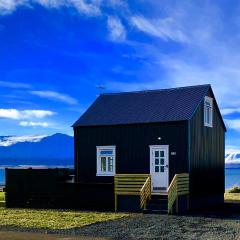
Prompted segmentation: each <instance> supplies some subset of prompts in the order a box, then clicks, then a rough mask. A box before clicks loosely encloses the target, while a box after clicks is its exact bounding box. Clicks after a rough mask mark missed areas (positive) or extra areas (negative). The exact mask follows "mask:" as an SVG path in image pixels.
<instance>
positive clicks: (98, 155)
mask: <svg viewBox="0 0 240 240" xmlns="http://www.w3.org/2000/svg"><path fill="white" fill-rule="evenodd" d="M96 150H97V173H96V175H97V176H114V175H115V172H116V167H115V166H116V146H97V147H96ZM102 150H112V151H113V155H103V156H104V157H113V171H112V172H109V171H108V160H107V162H106V171H105V172H103V171H102V170H101V154H100V152H101V151H102Z"/></svg>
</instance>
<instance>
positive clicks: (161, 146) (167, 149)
mask: <svg viewBox="0 0 240 240" xmlns="http://www.w3.org/2000/svg"><path fill="white" fill-rule="evenodd" d="M149 148H150V161H149V163H150V175H151V178H152V174H153V165H152V161H153V157H152V150H153V149H159V148H165V149H166V152H167V162H168V164H167V165H168V170H167V171H166V178H167V188H168V187H169V169H170V168H169V145H149ZM152 183H153V182H152V181H151V185H152V186H151V187H152V192H159V191H154V190H153V184H152ZM166 191H167V189H166ZM166 191H164V190H163V191H162V190H161V191H160V192H166Z"/></svg>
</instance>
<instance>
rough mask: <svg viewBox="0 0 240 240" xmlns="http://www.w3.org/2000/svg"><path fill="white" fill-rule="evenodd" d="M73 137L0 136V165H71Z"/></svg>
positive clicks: (57, 134) (57, 135) (63, 135)
mask: <svg viewBox="0 0 240 240" xmlns="http://www.w3.org/2000/svg"><path fill="white" fill-rule="evenodd" d="M73 142H74V141H73V137H72V136H68V135H65V134H60V133H56V134H54V135H52V136H20V137H19V136H17V137H16V136H0V166H19V165H28V166H29V165H38V166H73V159H74V157H73V156H74V148H73Z"/></svg>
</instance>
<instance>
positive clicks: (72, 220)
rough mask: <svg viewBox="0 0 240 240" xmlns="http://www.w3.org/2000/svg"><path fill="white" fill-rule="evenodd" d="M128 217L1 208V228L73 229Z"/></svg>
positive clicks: (108, 214)
mask: <svg viewBox="0 0 240 240" xmlns="http://www.w3.org/2000/svg"><path fill="white" fill-rule="evenodd" d="M127 216H128V214H123V213H119V214H118V213H102V212H80V211H64V210H30V209H6V208H0V219H1V221H0V226H14V227H22V228H41V229H53V230H56V229H71V228H77V227H83V226H86V225H90V224H93V223H97V222H104V221H111V220H116V219H119V218H123V217H127Z"/></svg>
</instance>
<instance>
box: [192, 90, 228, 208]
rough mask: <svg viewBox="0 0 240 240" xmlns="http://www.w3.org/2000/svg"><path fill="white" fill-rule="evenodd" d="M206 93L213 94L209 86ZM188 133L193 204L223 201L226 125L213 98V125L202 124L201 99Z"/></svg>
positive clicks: (202, 104) (196, 205) (202, 105)
mask: <svg viewBox="0 0 240 240" xmlns="http://www.w3.org/2000/svg"><path fill="white" fill-rule="evenodd" d="M207 96H209V97H212V98H214V96H213V93H212V91H211V90H210V91H209V92H208V94H207ZM189 134H190V139H191V140H190V152H189V154H190V159H191V161H190V193H191V195H190V199H191V202H192V207H193V208H195V207H199V206H200V205H206V204H217V203H223V201H224V189H225V186H224V155H225V153H224V152H225V129H224V125H223V122H222V120H221V116H220V113H219V111H218V108H217V103H216V100H215V99H214V101H213V127H212V128H211V127H205V126H204V101H202V102H201V104H200V106H199V108H198V110H197V111H196V112H195V114H194V116H193V118H192V120H191V121H190V132H189ZM212 199H214V201H212Z"/></svg>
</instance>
